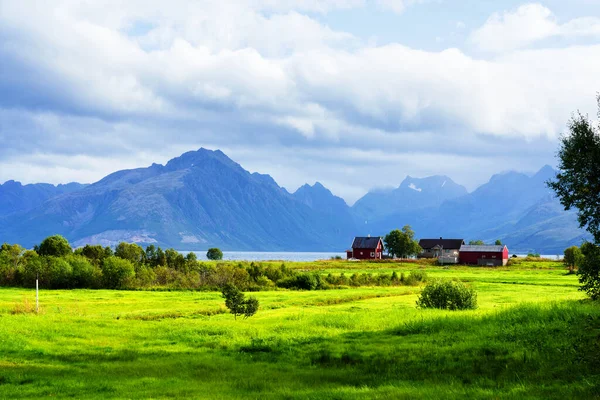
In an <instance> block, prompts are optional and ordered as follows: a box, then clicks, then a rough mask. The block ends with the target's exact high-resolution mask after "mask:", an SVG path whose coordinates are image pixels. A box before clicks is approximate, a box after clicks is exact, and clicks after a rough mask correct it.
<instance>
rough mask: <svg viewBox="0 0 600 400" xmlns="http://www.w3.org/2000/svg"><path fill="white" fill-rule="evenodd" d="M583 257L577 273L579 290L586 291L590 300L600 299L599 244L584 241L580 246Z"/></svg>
mask: <svg viewBox="0 0 600 400" xmlns="http://www.w3.org/2000/svg"><path fill="white" fill-rule="evenodd" d="M581 253H582V254H583V259H582V262H581V265H580V266H579V270H578V271H577V274H578V275H579V283H580V284H581V287H580V288H579V289H580V290H583V291H584V292H586V293H587V294H588V295H589V296H590V297H591V298H592V300H598V299H600V246H596V245H595V244H593V243H589V242H586V243H584V244H583V245H582V246H581Z"/></svg>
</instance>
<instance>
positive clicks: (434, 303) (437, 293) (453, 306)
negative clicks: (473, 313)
mask: <svg viewBox="0 0 600 400" xmlns="http://www.w3.org/2000/svg"><path fill="white" fill-rule="evenodd" d="M417 307H419V308H439V309H442V310H474V309H476V308H477V294H476V293H475V290H474V289H472V288H469V287H467V286H465V285H464V284H463V283H462V282H456V281H450V280H436V281H433V282H431V283H429V284H427V285H426V286H425V288H423V291H422V292H421V294H420V296H419V299H418V300H417Z"/></svg>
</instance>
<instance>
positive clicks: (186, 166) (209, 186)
mask: <svg viewBox="0 0 600 400" xmlns="http://www.w3.org/2000/svg"><path fill="white" fill-rule="evenodd" d="M7 222H8V223H7V224H6V226H10V229H4V230H2V228H0V234H2V235H3V236H4V237H8V238H9V239H11V241H14V242H21V243H23V244H25V245H27V246H31V245H32V244H34V243H37V242H39V241H40V240H41V239H42V238H43V237H45V236H46V235H49V234H53V233H60V234H63V235H65V236H66V237H67V238H68V239H69V240H71V241H73V242H75V244H76V245H77V244H83V243H90V242H93V243H102V244H115V243H117V242H118V241H121V240H125V241H135V242H139V243H145V244H147V243H158V244H162V245H165V246H174V247H176V248H180V249H201V248H206V247H210V246H219V247H222V248H224V249H235V250H284V249H285V250H313V249H320V250H321V249H324V250H336V249H338V248H340V247H342V248H343V247H345V246H346V245H347V244H346V242H347V241H348V240H349V239H348V235H351V234H352V232H341V231H340V230H339V229H338V227H337V226H331V225H330V222H328V221H327V220H323V219H322V218H321V215H320V214H319V213H316V212H314V211H313V210H311V208H310V207H308V206H307V205H305V204H302V203H300V202H299V201H297V200H295V199H294V198H293V196H292V195H290V194H289V193H287V192H286V191H285V190H283V189H282V188H280V187H279V186H278V185H277V184H276V183H275V181H273V180H272V179H271V178H270V177H268V176H265V175H260V174H250V173H249V172H247V171H246V170H244V169H243V168H242V167H241V166H240V165H238V164H236V163H235V162H233V161H232V160H230V159H229V158H228V157H227V156H225V154H223V153H222V152H220V151H209V150H205V149H200V150H199V151H196V152H189V153H185V154H183V155H182V156H180V157H177V158H175V159H173V160H171V161H169V162H168V163H167V164H166V165H165V166H162V165H157V164H154V165H152V166H151V167H148V168H139V169H134V170H127V171H119V172H116V173H114V174H111V175H109V176H107V177H106V178H104V179H102V180H101V181H99V182H97V183H95V184H92V185H90V186H88V187H86V188H84V189H83V190H80V191H78V192H75V193H71V194H67V195H63V196H60V197H58V198H54V199H50V200H49V201H48V202H46V203H45V204H43V205H42V206H40V207H38V208H36V209H35V210H33V211H31V212H28V213H25V214H22V215H19V216H15V217H12V219H10V220H7ZM2 225H5V224H2Z"/></svg>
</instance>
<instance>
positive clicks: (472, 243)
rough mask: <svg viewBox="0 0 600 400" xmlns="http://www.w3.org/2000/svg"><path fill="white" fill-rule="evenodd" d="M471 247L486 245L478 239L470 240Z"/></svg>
mask: <svg viewBox="0 0 600 400" xmlns="http://www.w3.org/2000/svg"><path fill="white" fill-rule="evenodd" d="M469 245H471V246H483V245H485V243H484V241H483V240H479V239H478V240H470V241H469Z"/></svg>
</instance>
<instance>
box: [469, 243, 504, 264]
mask: <svg viewBox="0 0 600 400" xmlns="http://www.w3.org/2000/svg"><path fill="white" fill-rule="evenodd" d="M459 258H460V263H461V264H470V265H487V266H494V267H498V266H501V265H506V264H507V263H508V247H506V246H473V245H462V246H461V247H460V252H459Z"/></svg>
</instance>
